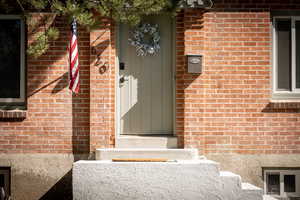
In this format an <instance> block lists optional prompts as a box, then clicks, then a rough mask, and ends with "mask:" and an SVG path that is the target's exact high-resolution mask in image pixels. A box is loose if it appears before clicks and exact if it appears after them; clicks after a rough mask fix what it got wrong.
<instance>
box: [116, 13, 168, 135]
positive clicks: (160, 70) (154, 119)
mask: <svg viewBox="0 0 300 200" xmlns="http://www.w3.org/2000/svg"><path fill="white" fill-rule="evenodd" d="M144 22H145V23H151V24H155V23H156V24H158V25H159V33H160V37H161V39H160V46H161V49H160V50H159V52H158V53H157V54H156V55H147V56H137V53H136V50H135V47H133V46H131V45H129V42H128V38H129V37H131V34H130V30H131V28H130V27H129V26H127V25H124V24H121V25H120V26H119V31H120V34H119V35H120V37H119V39H120V40H119V48H120V49H119V61H120V62H123V63H125V69H124V70H119V78H122V77H123V78H124V79H125V81H124V82H123V83H119V90H120V91H119V94H120V96H119V98H120V105H119V109H120V131H121V134H172V133H173V70H172V21H171V19H170V18H169V17H166V16H155V17H149V18H147V19H145V20H144Z"/></svg>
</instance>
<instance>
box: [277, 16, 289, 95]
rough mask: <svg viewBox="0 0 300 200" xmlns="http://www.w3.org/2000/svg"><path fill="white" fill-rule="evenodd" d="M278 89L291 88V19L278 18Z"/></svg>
mask: <svg viewBox="0 0 300 200" xmlns="http://www.w3.org/2000/svg"><path fill="white" fill-rule="evenodd" d="M275 29H276V38H277V89H278V90H291V78H290V77H291V20H290V19H277V20H276V26H275Z"/></svg>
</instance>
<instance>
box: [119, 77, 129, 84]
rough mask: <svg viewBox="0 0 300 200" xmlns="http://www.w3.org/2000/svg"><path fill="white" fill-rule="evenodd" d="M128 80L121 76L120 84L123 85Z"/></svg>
mask: <svg viewBox="0 0 300 200" xmlns="http://www.w3.org/2000/svg"><path fill="white" fill-rule="evenodd" d="M128 80H129V79H128V78H125V77H124V76H122V77H121V78H120V83H124V82H125V81H128Z"/></svg>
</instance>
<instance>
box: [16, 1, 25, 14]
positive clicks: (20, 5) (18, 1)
mask: <svg viewBox="0 0 300 200" xmlns="http://www.w3.org/2000/svg"><path fill="white" fill-rule="evenodd" d="M17 2H18V4H19V6H20V7H21V9H22V10H23V12H25V9H24V7H23V6H22V4H21V2H20V1H19V0H17Z"/></svg>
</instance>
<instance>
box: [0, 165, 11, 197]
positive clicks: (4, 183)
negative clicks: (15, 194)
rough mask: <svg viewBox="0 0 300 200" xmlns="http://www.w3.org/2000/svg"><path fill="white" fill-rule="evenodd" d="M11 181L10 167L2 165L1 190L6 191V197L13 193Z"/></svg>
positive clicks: (0, 169) (0, 171)
mask: <svg viewBox="0 0 300 200" xmlns="http://www.w3.org/2000/svg"><path fill="white" fill-rule="evenodd" d="M10 181H11V175H10V167H0V192H1V191H4V194H5V197H8V196H10V195H11V191H10ZM0 197H1V194H0Z"/></svg>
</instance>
